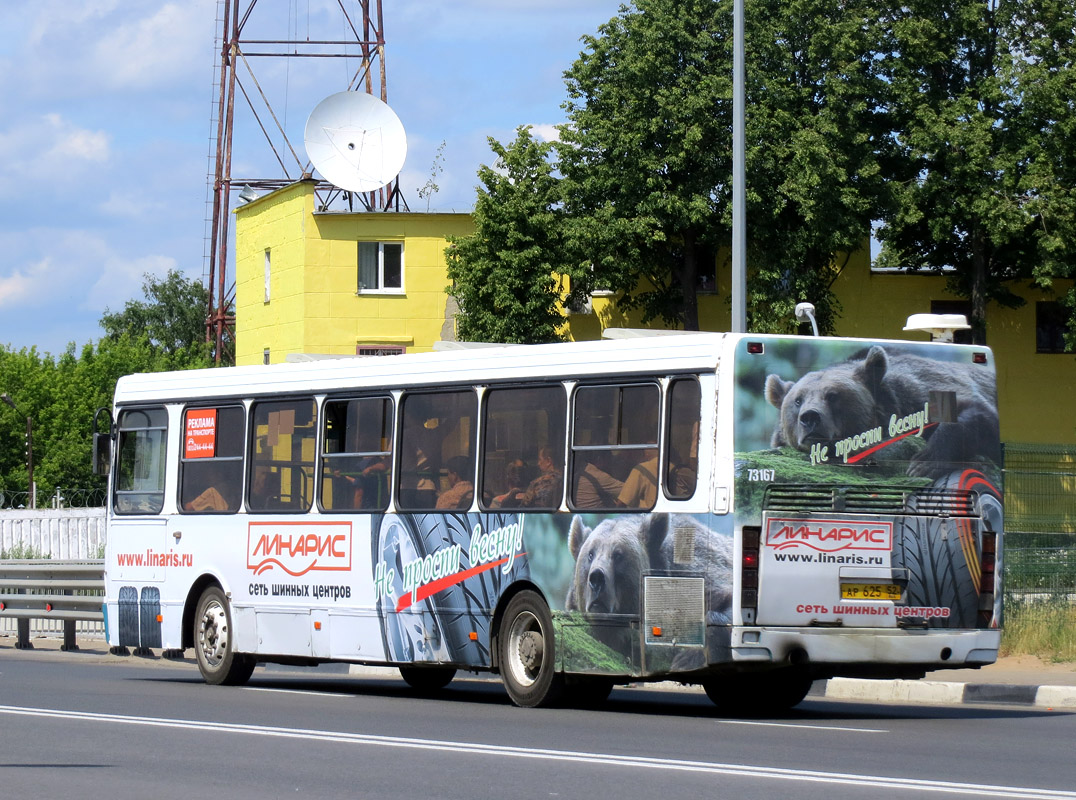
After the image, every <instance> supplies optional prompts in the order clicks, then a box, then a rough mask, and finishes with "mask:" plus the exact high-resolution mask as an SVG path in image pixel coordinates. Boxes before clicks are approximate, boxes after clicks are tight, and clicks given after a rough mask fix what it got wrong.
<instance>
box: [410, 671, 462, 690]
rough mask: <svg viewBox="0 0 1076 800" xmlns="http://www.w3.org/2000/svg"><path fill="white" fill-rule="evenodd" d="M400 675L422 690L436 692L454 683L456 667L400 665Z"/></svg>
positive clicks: (412, 686)
mask: <svg viewBox="0 0 1076 800" xmlns="http://www.w3.org/2000/svg"><path fill="white" fill-rule="evenodd" d="M400 677H401V678H403V679H404V681H405V682H406V683H407V685H408V686H410V687H411V688H412V689H416V690H418V691H420V692H436V691H438V690H440V689H444V688H445V687H446V686H448V684H450V683H452V679H453V678H454V677H456V670H455V668H454V667H400Z"/></svg>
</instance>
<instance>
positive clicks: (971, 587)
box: [894, 470, 1002, 628]
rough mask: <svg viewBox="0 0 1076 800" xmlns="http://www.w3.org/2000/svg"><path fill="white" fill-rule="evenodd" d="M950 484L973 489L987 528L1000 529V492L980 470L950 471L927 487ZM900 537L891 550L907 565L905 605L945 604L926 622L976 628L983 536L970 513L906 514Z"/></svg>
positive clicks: (940, 488) (941, 488)
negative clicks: (945, 613)
mask: <svg viewBox="0 0 1076 800" xmlns="http://www.w3.org/2000/svg"><path fill="white" fill-rule="evenodd" d="M954 489H957V490H962V491H969V490H971V491H975V492H976V493H977V494H978V496H979V504H980V506H981V508H982V517H983V520H984V525H985V527H987V528H989V529H990V530H993V531H1000V530H1001V523H1002V507H1001V500H1000V495H999V493H998V491H997V489H996V488H995V487H994V486H993V485H992V484H991V483H989V482H988V481H987V480H986V478H985V477H984V476H983V475H982V474H981V473H979V472H978V471H976V470H965V471H963V472H952V473H949V474H948V475H945V476H943V477H941V478H939V479H938V480H936V481H935V482H934V484H933V485H932V486H931V490H933V491H937V492H943V491H952V490H954ZM900 541H901V543H902V547H901V548H899V550H898V551H897V552H895V556H896V558H895V559H894V566H895V567H905V568H906V569H907V570H908V589H907V598H906V605H908V606H912V607H921V608H941V609H948V613H949V616H948V617H947V618H938V617H935V618H933V619H931V620H928V625H929V626H930V627H948V628H974V627H976V617H977V614H978V610H979V578H980V574H981V567H980V558H981V556H980V553H981V541H980V536H979V532H978V531H977V530H976V528H975V526H974V524H973V522H972V520H971V518H968V517H960V516H953V517H949V518H938V517H937V516H922V517H920V516H914V515H907V516H905V517H904V518H903V522H902V525H901V531H900ZM998 569H1000V566H999V567H998Z"/></svg>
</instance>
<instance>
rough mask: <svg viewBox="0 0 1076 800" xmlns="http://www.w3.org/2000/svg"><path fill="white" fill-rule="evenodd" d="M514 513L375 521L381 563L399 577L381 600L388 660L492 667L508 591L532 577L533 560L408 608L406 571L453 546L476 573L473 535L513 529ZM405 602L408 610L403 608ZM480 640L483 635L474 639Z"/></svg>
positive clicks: (466, 582) (387, 517)
mask: <svg viewBox="0 0 1076 800" xmlns="http://www.w3.org/2000/svg"><path fill="white" fill-rule="evenodd" d="M516 521H517V517H516V516H515V515H511V514H443V513H430V514H385V515H384V516H382V517H380V519H377V518H375V519H374V520H373V524H374V526H375V528H376V531H377V534H376V536H375V537H374V548H375V549H374V553H373V563H374V565H375V569H376V566H377V564H379V563H383V564H385V565H386V566H387V567H388V568H389V569H390V570H391V574H392V581H391V583H390V585H389V586H387V587H386V588H387V591H386V596H384V597H379V598H378V600H377V613H378V617H379V619H380V620H381V631H382V639H383V641H384V645H385V653H386V655H387V657H388V659H389V660H390V661H393V662H398V663H407V662H410V661H417V662H441V663H451V664H460V665H475V666H488V665H489V664H490V661H491V656H490V650H489V643H490V639H491V636H490V623H491V620H492V616H493V609H494V608H495V607H496V604H497V599H498V598H499V597H500V593H501V591H502V589H503V587H505V586H507V585H508V584H509V583H510V582H511V581H514V580H518V579H520V578H525V577H527V568H526V563H525V559H523V558H520V559H516V561H515V563H514V565H513V566H512V568H511V570H510V571H509V573H508V575H505V574H504V573H503V571H502V570H501V569H499V568H496V569H488V570H484V571H481V572H478V573H477V574H474V575H471V576H470V577H468V578H467V579H466V580H463V581H460V582H458V583H451V584H450V585H448V586H445V587H444V588H440V589H439V590H438V591H437V592H436V593H435V594H433V595H431V596H429V597H426V598H423V599H421V600H418V601H416V602H408V601H407V598H408V597H409V594H410V589H409V587H405V586H404V583H403V576H404V574H405V565H406V564H408V563H411V562H414V561H417V560H419V559H424V558H426V557H427V556H434V555H436V554H437V553H441V552H444V551H446V550H448V549H450V548H453V547H457V546H458V547H459V548H460V550H461V553H462V558H461V563H460V569H461V570H465V569H469V568H471V567H473V566H475V565H473V564H470V562H469V560H468V559H469V557H468V553H469V551H470V542H471V535H472V533H473V532H474V530H475V529H476V527H478V528H480V529H481V530H483V531H489V530H494V529H496V528H499V527H502V526H504V525H509V524H513V523H515V522H516ZM401 600H403V601H404V602H405V603H406V607H405V608H399V609H398V606H399V605H400V603H401ZM472 633H473V634H475V636H474V638H472Z"/></svg>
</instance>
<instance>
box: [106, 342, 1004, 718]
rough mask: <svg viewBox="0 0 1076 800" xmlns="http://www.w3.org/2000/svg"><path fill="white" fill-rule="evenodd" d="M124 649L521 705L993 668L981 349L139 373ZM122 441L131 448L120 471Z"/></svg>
mask: <svg viewBox="0 0 1076 800" xmlns="http://www.w3.org/2000/svg"><path fill="white" fill-rule="evenodd" d="M112 415H113V416H112V419H113V422H112V425H111V430H110V431H109V432H108V433H107V434H102V435H100V436H99V439H100V442H98V443H96V444H97V445H98V446H97V447H96V448H95V449H96V451H97V452H95V458H97V459H99V463H102V464H104V465H106V467H110V507H109V522H108V543H107V551H106V594H107V629H108V637H109V643H110V645H112V646H114V647H141V648H163V649H170V650H180V649H186V648H194V651H195V653H196V656H197V661H198V665H199V668H200V669H201V672H202V675H203V676H204V678H205V680H206V681H207V682H209V683H215V684H220V683H225V684H236V683H242V682H244V681H246V680H247V679H248V678H249V677H250V675H251V673H252V671H253V669H254V667H255V665H256V664H257V663H262V662H279V663H290V664H317V663H321V662H327V661H341V662H350V663H355V664H368V665H391V666H395V667H398V668H399V670H400V673H401V674H402V676H403V678H404V679H405V680H406V681H407V682H408V683H409V684H411V685H412V686H414V687H416V688H418V689H422V690H426V691H430V690H435V689H439V688H441V687H444V686H445V685H446V684H448V682H449V681H451V680H452V678H453V676H454V675H455V673H456V671H457V670H469V671H476V672H480V671H492V672H494V673H498V674H499V675H500V677H501V679H502V680H503V683H504V686H505V688H506V690H507V692H508V694H509V696H510V697H511V699H512V700H513V701H514V702H515V703H517V704H518V705H521V706H538V705H546V704H550V703H553V702H556V701H558V700H562V701H563V700H568V701H569V702H570V701H572V700H573V699H574V700H579V701H582V700H590V701H593V700H596V699H602V698H604V697H605V696H607V694H608V692H609V691H610V689H611V688H612V686H613V685H615V684H618V683H627V682H640V681H655V680H667V679H672V680H677V681H682V682H686V683H695V684H701V685H702V686H703V687H704V689H705V691H706V693H707V694H708V695H709V696H710V697H711V698H712V699H713V700H714V702H715V703H717V704H718V705H719V706H721V707H723V708H726V709H728V710H730V711H741V710H749V711H751V710H753V711H757V710H762V709H769V710H773V709H780V708H787V707H790V706H793V705H795V704H796V703H798V702H799V701H800V700H802V699H803V697H804V696H805V695H806V693H807V691H808V689H809V687H810V684H811V682H812V681H813V680H816V679H819V678H827V677H833V676H873V677H919V676H922V675H924V674H925V672H926V671H928V670H936V669H945V668H966V667H975V666H979V665H983V664H988V663H991V662H993V661H994V660H995V658H996V655H997V649H998V644H999V639H1000V620H1001V591H1000V574H1001V570H1000V561H1001V551H1002V529H1001V522H1002V515H1001V505H1000V492H999V489H998V487H999V485H1000V484H999V479H1000V444H999V429H998V416H997V401H996V394H995V388H994V365H993V355H992V354H991V352H990V351H989V350H988V349H986V348H985V347H974V346H964V345H950V344H935V343H931V344H917V343H911V342H897V341H866V340H853V339H839V338H805V337H791V336H786V337H779V336H764V335H744V334H721V333H699V334H683V335H677V336H639V337H635V338H630V337H621V338H616V339H613V340H603V341H596V342H578V343H565V344H550V345H530V346H503V347H483V348H481V349H463V350H459V351H455V352H434V353H422V354H407V355H396V356H386V357H378V358H366V359H343V358H342V359H328V360H319V361H311V362H306V363H294V364H293V363H289V364H280V365H272V366H257V367H236V368H229V369H210V370H199V371H188V372H172V373H156V374H146V375H131V376H127V377H124V378H122V379H121V380H120V381H119V383H118V385H117V387H116V397H115V405H114V407H113V409H112ZM106 444H111V445H113V446H111V447H109V448H107V451H106V448H105V445H106Z"/></svg>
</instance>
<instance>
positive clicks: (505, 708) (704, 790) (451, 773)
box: [0, 648, 1076, 800]
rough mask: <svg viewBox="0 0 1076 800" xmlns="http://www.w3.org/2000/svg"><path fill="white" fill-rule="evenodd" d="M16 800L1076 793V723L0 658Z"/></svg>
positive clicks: (927, 710) (983, 709) (1, 724)
mask: <svg viewBox="0 0 1076 800" xmlns="http://www.w3.org/2000/svg"><path fill="white" fill-rule="evenodd" d="M0 730H2V732H3V733H2V735H0V796H3V797H12V798H15V797H74V798H79V799H80V800H89V799H91V798H109V800H113V799H114V798H117V797H153V798H173V797H174V798H183V800H190V798H192V797H199V796H214V797H227V798H229V799H230V800H231V799H232V798H278V797H318V798H336V797H340V798H345V797H346V798H367V797H369V798H410V797H422V798H454V799H455V798H468V800H470V799H471V798H474V799H475V800H478V799H480V798H497V800H503V798H515V797H519V798H545V797H552V798H592V797H593V798H599V797H600V798H607V797H614V798H616V800H629V798H646V799H647V800H652V798H655V797H660V798H679V797H685V798H687V797H691V798H698V797H707V798H723V797H729V798H736V800H751V799H752V798H767V799H768V798H774V797H781V798H828V799H834V800H843V799H844V798H848V799H849V800H851V799H852V798H855V799H856V800H862V799H863V798H865V797H866V798H872V800H873V799H874V798H882V797H885V798H905V797H909V798H912V797H924V796H928V797H958V796H963V797H1012V798H1052V799H1053V800H1058V798H1072V799H1073V800H1076V758H1074V756H1076V744H1074V743H1076V713H1070V712H1051V711H1046V710H1043V709H1034V708H1027V709H1023V708H1011V707H1009V708H1006V707H1000V706H967V705H964V706H949V707H946V706H907V705H882V704H863V703H852V702H848V701H838V700H828V699H822V698H808V700H807V701H805V702H804V703H803V704H801V706H800V707H798V708H797V709H795V710H794V711H793V712H790V713H788V714H786V715H783V716H781V717H779V718H766V719H724V718H722V717H720V716H719V715H718V714H717V712H716V709H715V708H714V707H713V706H712V705H711V704H710V702H709V701H708V700H707V699H706V697H705V695H703V694H702V693H701V692H690V691H674V692H668V691H655V690H646V689H639V688H636V689H617V690H615V691H614V692H613V695H612V697H611V698H610V700H609V702H608V703H607V704H606V705H605V706H604V707H602V708H601V709H599V710H579V709H552V710H541V709H540V710H527V709H519V708H516V707H514V706H513V705H511V703H510V702H509V701H508V698H507V696H506V695H505V693H504V691H503V689H502V688H501V687H500V686H499V685H498V684H496V683H492V682H489V681H480V680H467V679H464V680H458V681H456V682H454V683H453V684H452V686H451V687H450V688H449V689H448V690H447V691H445V692H444V693H442V694H441V695H439V696H437V697H432V698H422V697H416V696H415V694H414V693H413V692H412V691H411V690H410V689H409V688H408V687H407V686H406V685H405V684H404V683H403V682H402V681H400V680H392V679H384V678H376V679H369V678H364V679H358V678H355V677H351V676H348V675H346V674H339V673H337V674H333V673H325V672H316V673H315V672H310V671H305V672H304V671H294V670H293V671H286V670H279V669H277V670H269V669H266V668H263V667H259V668H258V669H257V670H256V671H255V673H254V677H253V679H252V680H251V682H250V684H249V685H248V686H246V687H241V688H236V687H210V686H206V685H204V684H203V683H202V682H201V680H200V678H199V675H198V671H197V669H196V668H195V667H194V666H193V664H191V663H190V662H189V661H188V662H165V661H161V660H153V661H147V660H142V659H137V658H128V659H118V658H107V657H106V658H92V659H86V658H80V657H79V656H77V655H74V654H55V653H53V654H44V653H42V654H38V653H34V652H25V651H15V650H12V649H6V648H2V649H0Z"/></svg>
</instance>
